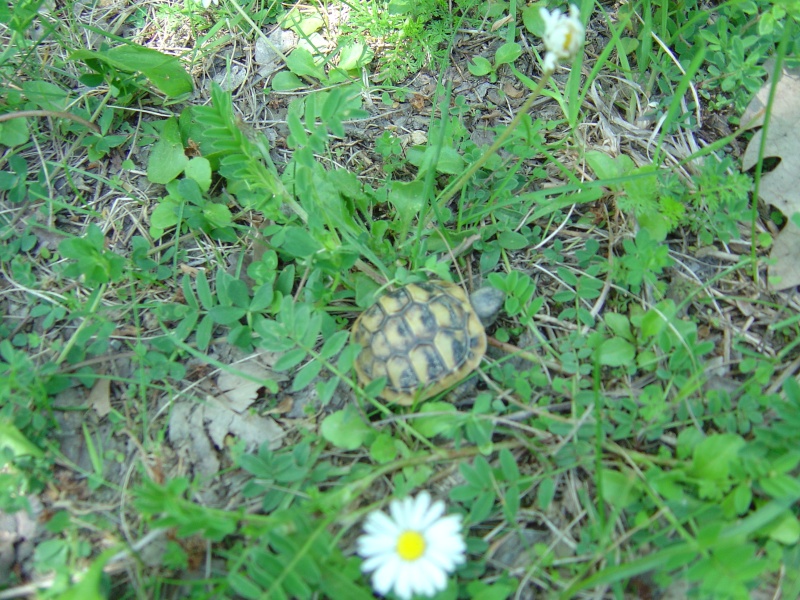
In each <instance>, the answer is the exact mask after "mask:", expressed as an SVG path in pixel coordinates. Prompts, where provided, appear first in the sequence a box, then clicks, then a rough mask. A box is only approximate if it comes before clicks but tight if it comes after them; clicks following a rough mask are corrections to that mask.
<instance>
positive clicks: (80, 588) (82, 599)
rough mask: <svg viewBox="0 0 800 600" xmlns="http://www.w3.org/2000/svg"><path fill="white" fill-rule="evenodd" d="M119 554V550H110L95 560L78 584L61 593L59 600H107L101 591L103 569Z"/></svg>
mask: <svg viewBox="0 0 800 600" xmlns="http://www.w3.org/2000/svg"><path fill="white" fill-rule="evenodd" d="M117 552H118V549H117V548H109V549H108V550H106V551H104V552H103V553H102V554H101V555H100V556H98V557H97V558H96V559H94V561H93V562H92V565H91V566H90V567H89V568H88V569H87V570H86V572H85V573H84V574H83V576H82V577H81V578H80V580H79V581H78V583H76V584H75V585H73V586H71V587H69V588H67V589H66V590H65V591H63V592H61V594H60V595H59V596H58V600H106V594H105V593H104V592H103V591H102V590H101V580H102V577H103V567H105V566H106V563H107V562H108V561H109V560H110V559H111V557H112V556H114V554H116V553H117Z"/></svg>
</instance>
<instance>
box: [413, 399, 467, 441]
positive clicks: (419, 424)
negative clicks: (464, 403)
mask: <svg viewBox="0 0 800 600" xmlns="http://www.w3.org/2000/svg"><path fill="white" fill-rule="evenodd" d="M456 412H458V411H457V410H456V407H455V406H453V405H452V404H451V403H450V402H426V403H425V404H423V405H422V406H421V407H420V409H419V411H418V413H417V414H418V416H417V418H415V419H414V420H413V424H414V428H415V429H416V430H417V431H418V432H419V433H420V434H421V435H424V436H425V437H426V438H432V437H435V436H437V435H443V436H445V437H452V436H453V435H455V430H456V429H457V428H458V426H459V422H460V419H459V418H457V417H456V418H454V416H453V415H455V413H456ZM428 413H444V414H441V415H437V414H431V415H430V416H424V415H426V414H428Z"/></svg>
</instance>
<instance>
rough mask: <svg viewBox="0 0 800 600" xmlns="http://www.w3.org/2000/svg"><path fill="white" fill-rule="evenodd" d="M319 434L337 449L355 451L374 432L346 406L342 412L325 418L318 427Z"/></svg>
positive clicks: (355, 411)
mask: <svg viewBox="0 0 800 600" xmlns="http://www.w3.org/2000/svg"><path fill="white" fill-rule="evenodd" d="M320 433H321V434H322V437H324V438H325V439H326V440H328V441H329V442H330V443H331V444H333V445H334V446H336V447H337V448H342V449H343V450H355V449H356V448H360V447H361V446H362V445H363V444H364V443H365V442H366V441H367V440H368V438H370V437H371V436H372V435H374V433H375V432H374V431H373V430H372V429H371V428H370V427H369V426H368V425H367V424H366V423H364V421H363V420H362V419H361V415H359V414H358V411H357V410H356V408H355V407H354V406H353V405H351V404H348V405H347V407H345V408H344V409H343V410H339V411H336V412H335V413H333V414H332V415H328V416H327V417H325V420H323V421H322V425H321V426H320Z"/></svg>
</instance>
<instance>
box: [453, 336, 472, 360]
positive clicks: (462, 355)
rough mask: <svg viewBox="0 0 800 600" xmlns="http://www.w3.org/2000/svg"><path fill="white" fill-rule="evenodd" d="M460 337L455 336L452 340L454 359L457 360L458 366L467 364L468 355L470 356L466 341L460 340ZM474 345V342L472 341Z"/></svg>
mask: <svg viewBox="0 0 800 600" xmlns="http://www.w3.org/2000/svg"><path fill="white" fill-rule="evenodd" d="M459 337H460V336H453V337H452V338H451V347H452V348H453V357H454V358H455V360H456V364H457V365H463V364H464V363H465V362H467V355H468V354H469V349H468V348H467V346H466V344H464V340H462V339H459ZM470 343H472V340H470Z"/></svg>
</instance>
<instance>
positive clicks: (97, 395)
mask: <svg viewBox="0 0 800 600" xmlns="http://www.w3.org/2000/svg"><path fill="white" fill-rule="evenodd" d="M89 406H91V407H92V408H94V410H95V412H96V413H97V415H98V416H99V417H101V418H102V417H105V416H106V415H107V414H108V413H110V412H111V380H110V379H108V378H107V377H101V378H100V379H98V380H97V381H95V382H94V385H93V386H92V391H90V392H89Z"/></svg>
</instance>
